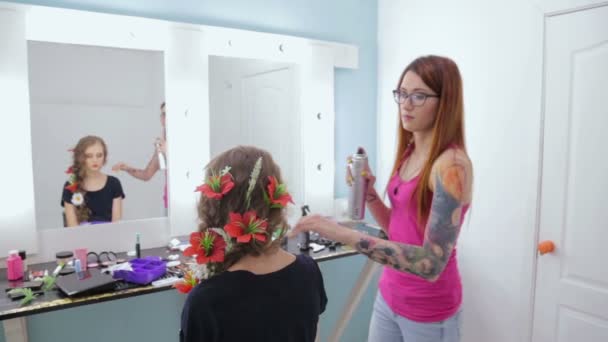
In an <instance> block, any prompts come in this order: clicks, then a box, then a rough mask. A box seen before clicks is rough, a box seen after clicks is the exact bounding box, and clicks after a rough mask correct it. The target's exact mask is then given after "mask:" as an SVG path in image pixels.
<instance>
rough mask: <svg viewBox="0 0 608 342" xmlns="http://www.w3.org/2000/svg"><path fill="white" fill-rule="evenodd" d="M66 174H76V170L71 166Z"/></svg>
mask: <svg viewBox="0 0 608 342" xmlns="http://www.w3.org/2000/svg"><path fill="white" fill-rule="evenodd" d="M65 173H67V174H68V175H69V174H71V173H74V169H73V168H72V167H71V166H70V167H68V169H67V170H65Z"/></svg>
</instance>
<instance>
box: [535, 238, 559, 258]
mask: <svg viewBox="0 0 608 342" xmlns="http://www.w3.org/2000/svg"><path fill="white" fill-rule="evenodd" d="M553 251H555V244H554V243H553V241H549V240H546V241H543V242H541V243H539V244H538V253H540V255H544V254H547V253H551V252H553Z"/></svg>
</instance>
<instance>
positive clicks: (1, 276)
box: [0, 222, 379, 321]
mask: <svg viewBox="0 0 608 342" xmlns="http://www.w3.org/2000/svg"><path fill="white" fill-rule="evenodd" d="M349 225H350V226H351V227H353V228H355V229H357V230H361V231H364V232H366V233H368V234H372V235H377V232H379V228H378V227H375V226H372V225H368V224H365V223H362V222H354V224H349ZM181 240H182V241H186V240H187V238H186V237H183V238H181ZM287 251H289V252H291V253H293V254H296V255H297V254H301V253H306V254H308V255H310V256H311V257H312V258H313V259H315V260H316V261H317V262H323V261H327V260H332V259H338V258H344V257H348V256H353V255H356V254H358V252H357V251H355V250H354V249H352V248H351V247H349V246H337V247H336V248H335V249H334V250H331V249H329V248H328V247H326V248H325V249H323V250H321V251H319V252H313V251H312V250H310V251H304V252H302V251H300V250H299V248H298V246H297V241H296V239H290V240H289V241H288V245H287ZM170 253H171V254H176V253H179V252H171V251H170V250H169V249H168V248H166V247H159V248H151V249H142V251H141V254H142V257H145V256H160V257H166V256H168V255H169V254H170ZM119 257H124V254H123V255H119ZM55 267H56V264H55V263H45V264H36V265H30V266H29V268H30V269H31V270H44V269H48V270H49V273H50V272H52V270H53V269H54V268H55ZM117 284H118V285H117V286H116V288H115V290H114V291H110V292H104V293H100V294H95V295H89V296H83V297H74V298H69V297H66V296H64V295H62V294H60V293H59V290H57V289H54V290H50V291H46V292H45V293H44V294H42V295H39V296H38V297H36V298H35V299H34V300H33V301H32V302H30V303H29V304H28V305H25V306H20V300H12V299H10V298H9V297H8V296H7V295H6V294H5V290H6V288H8V286H9V282H8V281H7V279H6V270H5V269H3V270H0V321H2V320H8V319H12V318H18V317H24V316H28V315H33V314H39V313H44V312H50V311H56V310H62V309H67V308H71V307H77V306H82V305H89V304H96V303H101V302H106V301H112V300H118V299H121V298H129V297H134V296H140V295H145V294H150V293H156V292H161V291H168V290H169V291H177V290H175V289H174V288H172V286H171V285H167V286H159V287H155V286H152V285H148V286H137V287H127V286H123V287H122V289H121V283H117Z"/></svg>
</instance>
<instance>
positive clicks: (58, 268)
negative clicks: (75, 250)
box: [44, 262, 65, 277]
mask: <svg viewBox="0 0 608 342" xmlns="http://www.w3.org/2000/svg"><path fill="white" fill-rule="evenodd" d="M64 267H65V263H63V262H62V263H60V264H59V265H57V267H55V270H54V271H53V277H56V276H57V275H59V272H61V270H62V269H63V268H64ZM44 275H45V276H47V275H48V274H47V273H46V272H45V274H44Z"/></svg>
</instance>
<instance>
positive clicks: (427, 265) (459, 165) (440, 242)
mask: <svg viewBox="0 0 608 342" xmlns="http://www.w3.org/2000/svg"><path fill="white" fill-rule="evenodd" d="M471 173H472V171H471V164H470V161H469V160H468V158H467V157H466V155H465V154H464V152H461V151H454V150H448V151H446V152H445V153H444V154H442V155H441V156H440V157H439V158H438V159H437V161H436V162H435V165H433V170H432V173H431V182H430V184H429V185H430V187H431V190H432V191H433V199H432V204H431V210H430V214H429V219H428V223H427V226H426V230H425V235H424V243H423V245H422V246H415V245H407V244H402V243H398V242H393V241H385V240H381V239H376V238H372V237H369V236H365V235H362V234H359V233H357V232H354V233H356V234H350V237H349V240H350V242H351V243H349V244H352V245H354V247H355V248H356V249H357V250H358V251H359V252H361V253H362V254H365V255H367V256H368V257H369V258H370V259H372V260H375V261H377V262H379V263H382V264H386V265H389V266H392V267H393V268H395V269H396V270H399V271H404V272H409V273H413V274H416V275H418V276H420V277H422V278H424V279H427V280H430V281H435V280H437V278H438V277H439V275H440V274H441V272H443V270H444V268H445V266H446V264H447V262H448V260H449V257H450V255H451V253H452V250H453V249H454V246H455V245H456V240H457V238H458V234H459V232H460V221H461V211H462V206H463V205H464V204H467V203H469V202H470V197H471V187H472V185H471Z"/></svg>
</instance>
